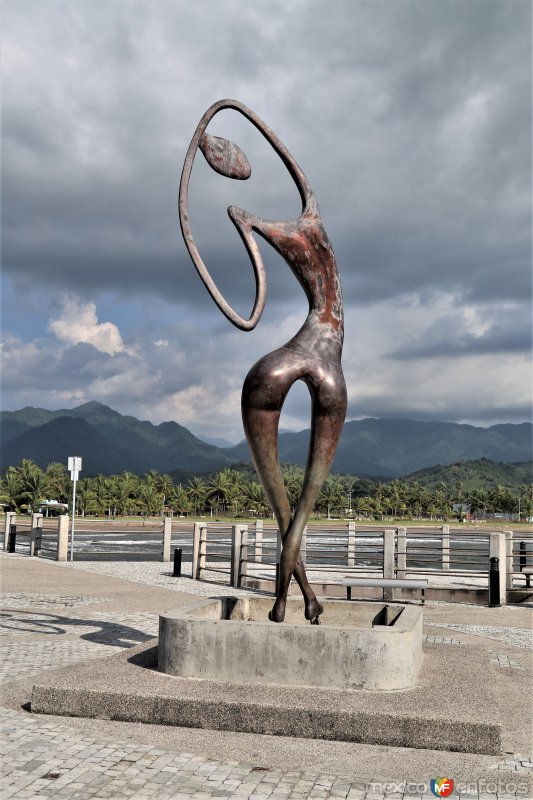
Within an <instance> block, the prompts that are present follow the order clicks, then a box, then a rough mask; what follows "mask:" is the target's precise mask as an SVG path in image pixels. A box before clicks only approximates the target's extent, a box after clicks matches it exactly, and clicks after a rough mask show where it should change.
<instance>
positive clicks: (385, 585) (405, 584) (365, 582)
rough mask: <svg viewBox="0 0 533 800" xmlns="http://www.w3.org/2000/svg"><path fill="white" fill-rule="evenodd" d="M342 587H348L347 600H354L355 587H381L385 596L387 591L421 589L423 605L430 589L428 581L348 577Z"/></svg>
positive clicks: (343, 580)
mask: <svg viewBox="0 0 533 800" xmlns="http://www.w3.org/2000/svg"><path fill="white" fill-rule="evenodd" d="M342 585H343V586H346V599H347V600H351V599H352V587H353V586H367V587H374V586H379V587H380V588H382V589H383V595H385V589H420V591H421V592H422V604H423V603H424V601H425V591H426V589H427V588H428V582H427V580H422V579H418V578H350V577H348V576H347V577H346V578H343V579H342ZM383 599H385V596H383Z"/></svg>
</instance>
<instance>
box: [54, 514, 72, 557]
mask: <svg viewBox="0 0 533 800" xmlns="http://www.w3.org/2000/svg"><path fill="white" fill-rule="evenodd" d="M68 522H69V517H68V514H62V515H61V516H60V517H58V518H57V550H56V561H66V560H67V555H68Z"/></svg>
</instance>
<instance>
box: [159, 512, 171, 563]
mask: <svg viewBox="0 0 533 800" xmlns="http://www.w3.org/2000/svg"><path fill="white" fill-rule="evenodd" d="M171 536H172V520H171V519H170V517H165V518H164V520H163V552H162V554H161V561H170V537H171Z"/></svg>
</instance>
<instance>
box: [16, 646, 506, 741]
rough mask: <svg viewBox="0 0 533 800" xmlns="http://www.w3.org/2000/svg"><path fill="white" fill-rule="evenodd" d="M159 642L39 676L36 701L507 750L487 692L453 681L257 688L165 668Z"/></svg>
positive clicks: (89, 712)
mask: <svg viewBox="0 0 533 800" xmlns="http://www.w3.org/2000/svg"><path fill="white" fill-rule="evenodd" d="M155 644H156V642H155V640H154V641H152V642H151V643H147V644H144V645H140V646H138V647H136V648H134V651H133V655H132V651H128V652H127V653H120V654H119V655H115V656H111V657H110V658H106V659H103V660H101V661H97V662H89V663H87V664H82V665H76V666H74V667H67V668H64V669H60V670H56V671H54V672H53V673H49V674H48V675H47V676H43V678H42V679H41V680H40V683H39V684H36V685H35V686H34V687H33V692H32V700H31V710H32V711H33V712H36V713H42V714H53V715H64V716H72V717H89V718H96V719H110V720H120V721H127V722H141V723H148V724H155V725H176V726H181V727H191V728H210V729H214V730H225V731H241V732H248V733H257V734H267V735H274V736H294V737H298V738H311V739H326V740H337V741H348V742H361V743H366V744H377V745H390V746H396V747H410V748H419V749H433V750H449V751H459V752H467V753H485V754H489V755H496V754H499V753H500V751H501V728H500V725H499V724H497V723H495V722H493V721H492V720H493V716H488V715H485V716H484V715H483V708H484V702H485V700H488V698H483V697H482V696H480V695H479V694H478V696H477V697H476V699H475V703H474V702H473V701H472V702H470V700H469V698H468V697H463V698H461V699H460V701H459V702H458V701H457V699H454V694H456V688H457V686H455V687H454V686H453V685H452V686H450V687H449V691H448V692H447V693H446V692H445V693H444V694H443V692H442V688H443V687H442V686H439V687H437V692H435V690H434V689H433V688H428V686H427V685H425V684H426V682H425V681H424V685H423V686H422V687H421V688H420V689H418V688H417V689H415V690H411V691H408V692H393V693H388V694H384V693H382V692H361V691H359V692H354V691H343V690H339V689H325V688H321V689H309V688H301V687H292V686H291V687H289V686H261V688H260V691H258V687H257V686H253V685H246V684H238V683H221V682H218V681H207V680H195V679H191V678H176V677H171V676H168V675H164V674H162V673H160V672H158V671H157V647H156V646H154V645H155ZM425 663H426V662H424V664H425ZM433 666H435V665H433ZM441 666H442V665H441ZM464 666H465V667H467V666H468V665H466V664H465V665H464ZM470 666H471V665H470ZM431 671H432V668H431V669H430V672H431ZM453 671H454V670H452V671H451V672H452V674H450V673H449V672H448V674H447V678H448V679H450V678H451V679H452V680H453V678H454V675H453ZM458 677H459V676H458ZM482 694H483V691H481V695H482ZM480 709H481V710H480ZM483 717H484V718H483Z"/></svg>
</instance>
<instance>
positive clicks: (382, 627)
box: [158, 597, 422, 691]
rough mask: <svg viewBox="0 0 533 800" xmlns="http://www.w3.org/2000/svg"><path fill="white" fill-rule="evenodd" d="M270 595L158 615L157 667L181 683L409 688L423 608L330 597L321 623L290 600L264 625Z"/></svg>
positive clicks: (417, 654) (416, 667)
mask: <svg viewBox="0 0 533 800" xmlns="http://www.w3.org/2000/svg"><path fill="white" fill-rule="evenodd" d="M271 605H272V600H271V598H258V597H250V598H236V597H223V598H211V599H209V600H203V601H200V602H198V603H195V604H193V605H191V606H188V607H187V608H185V609H180V610H177V611H170V612H167V613H165V614H161V615H160V617H159V667H158V668H159V670H160V671H161V672H164V673H166V674H168V675H176V676H180V677H183V678H203V679H208V680H218V681H223V682H227V681H231V682H236V683H252V684H267V685H282V686H283V685H285V686H314V687H325V688H329V689H331V688H337V689H367V690H372V691H391V690H398V689H410V688H412V687H413V686H414V684H415V681H416V677H417V674H418V670H419V667H420V663H421V659H422V609H421V608H420V607H417V606H406V607H405V606H398V605H388V606H384V605H382V604H379V603H358V602H347V601H345V600H328V602H327V604H326V606H325V612H324V614H323V616H322V617H321V620H322V624H321V625H319V626H317V625H310V624H309V623H308V622H306V621H305V618H304V609H303V602H302V601H301V600H289V602H288V603H287V614H286V621H285V622H284V623H281V624H275V623H272V622H269V620H268V611H269V610H270V607H271Z"/></svg>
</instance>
